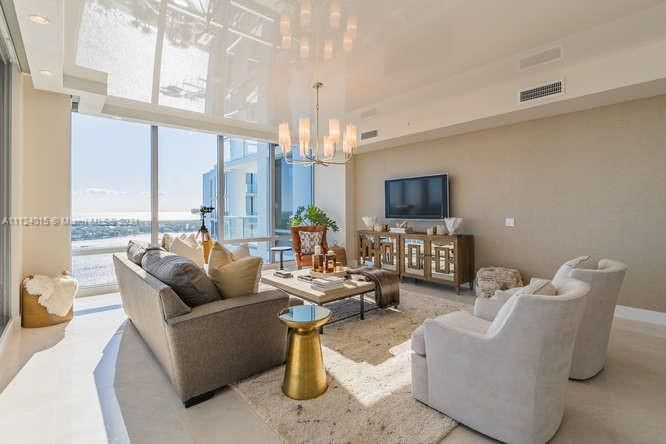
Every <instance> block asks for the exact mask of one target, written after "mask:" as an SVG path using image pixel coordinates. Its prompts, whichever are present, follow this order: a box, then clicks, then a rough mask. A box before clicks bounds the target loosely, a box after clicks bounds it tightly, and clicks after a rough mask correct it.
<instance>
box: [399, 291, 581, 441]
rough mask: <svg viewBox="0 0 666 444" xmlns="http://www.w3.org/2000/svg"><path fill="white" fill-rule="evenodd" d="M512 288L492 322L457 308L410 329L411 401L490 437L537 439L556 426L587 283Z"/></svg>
mask: <svg viewBox="0 0 666 444" xmlns="http://www.w3.org/2000/svg"><path fill="white" fill-rule="evenodd" d="M556 287H557V289H558V295H557V296H539V295H524V294H515V295H513V296H511V297H510V298H509V299H508V301H507V302H506V303H505V304H504V305H503V306H502V308H501V309H500V311H499V313H498V314H497V316H496V317H495V320H494V321H493V322H489V321H486V320H484V319H481V318H478V317H475V316H473V315H471V314H469V313H467V312H463V311H458V312H454V313H449V314H446V315H443V316H440V317H438V318H435V319H429V320H427V321H425V323H424V324H423V325H422V326H421V327H419V328H417V329H416V330H415V331H414V333H413V335H412V393H413V395H414V397H415V398H416V399H418V400H419V401H421V402H423V403H425V404H427V405H429V406H430V407H432V408H434V409H436V410H439V411H441V412H443V413H445V414H446V415H448V416H450V417H452V418H453V419H455V420H457V421H459V422H462V423H463V424H466V425H467V426H469V427H471V428H473V429H476V430H478V431H479V432H481V433H484V434H486V435H488V436H491V437H493V438H495V439H498V440H501V441H504V442H510V443H543V442H546V441H548V440H549V439H550V438H551V437H552V436H553V435H554V434H555V432H556V431H557V429H558V427H559V425H560V422H561V421H562V416H563V414H564V405H565V392H566V388H567V381H568V379H569V369H570V368H571V359H572V356H573V350H574V342H575V339H576V334H577V331H578V327H579V324H580V320H581V317H582V315H583V310H584V309H585V299H584V298H585V295H586V294H587V292H588V291H589V285H588V284H586V283H585V282H581V281H579V280H576V279H571V278H564V279H562V280H560V281H559V282H558V285H557V286H556Z"/></svg>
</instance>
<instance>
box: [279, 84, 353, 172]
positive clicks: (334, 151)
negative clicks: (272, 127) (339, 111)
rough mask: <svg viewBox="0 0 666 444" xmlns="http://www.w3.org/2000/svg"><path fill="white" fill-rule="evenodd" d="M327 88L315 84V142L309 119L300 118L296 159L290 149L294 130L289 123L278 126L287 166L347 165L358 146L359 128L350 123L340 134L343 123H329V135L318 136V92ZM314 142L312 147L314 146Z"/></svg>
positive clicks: (329, 121) (338, 121)
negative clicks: (297, 155)
mask: <svg viewBox="0 0 666 444" xmlns="http://www.w3.org/2000/svg"><path fill="white" fill-rule="evenodd" d="M323 86H324V84H323V83H321V82H316V83H315V84H314V85H312V87H313V88H314V89H315V94H316V105H315V128H314V140H312V138H311V137H310V118H309V117H301V118H299V119H298V152H299V154H300V158H294V153H293V151H292V149H291V130H290V128H289V123H288V122H282V123H280V125H279V126H278V144H279V145H280V149H281V150H282V157H283V158H284V160H285V161H286V162H287V163H288V164H305V165H323V166H328V165H344V164H345V163H347V162H349V161H350V160H351V158H352V155H353V154H354V150H355V149H356V148H357V147H358V128H357V127H356V125H354V124H351V123H349V124H347V125H346V126H345V130H344V132H341V131H340V128H341V127H340V120H339V119H329V120H328V135H325V136H323V137H321V138H320V137H319V90H320V89H321V88H322V87H323ZM311 142H313V144H311Z"/></svg>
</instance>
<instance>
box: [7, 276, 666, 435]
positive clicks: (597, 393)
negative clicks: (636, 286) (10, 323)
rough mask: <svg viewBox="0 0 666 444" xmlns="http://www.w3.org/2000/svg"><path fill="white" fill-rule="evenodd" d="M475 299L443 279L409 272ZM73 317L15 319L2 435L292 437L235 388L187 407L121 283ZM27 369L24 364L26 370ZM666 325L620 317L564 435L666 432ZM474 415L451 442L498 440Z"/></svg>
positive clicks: (575, 391) (572, 388)
mask: <svg viewBox="0 0 666 444" xmlns="http://www.w3.org/2000/svg"><path fill="white" fill-rule="evenodd" d="M403 285H405V287H406V288H408V289H409V290H411V291H420V292H424V293H430V294H437V295H440V296H441V297H445V298H448V299H452V300H455V301H458V302H464V303H466V304H468V308H469V306H470V305H469V304H471V302H472V301H473V297H472V296H470V295H469V293H468V295H462V296H456V295H455V294H454V293H452V292H446V291H442V289H441V288H437V287H431V286H428V285H423V284H420V285H418V286H416V285H414V284H403ZM75 309H76V316H75V318H74V320H73V321H72V322H70V323H69V324H67V325H66V326H55V327H49V328H45V329H34V330H29V329H15V330H13V332H12V334H11V335H10V336H9V337H8V338H7V339H8V341H7V343H6V345H5V348H4V351H3V356H2V357H1V360H0V362H2V369H1V370H2V371H1V372H0V390H1V389H3V388H4V390H3V391H2V393H0V411H1V412H2V414H1V415H0V434H1V435H2V436H1V437H0V440H1V441H2V442H11V443H33V442H34V443H61V442H67V443H73V442H84V443H95V442H100V443H101V442H114V443H116V442H117V443H123V442H129V441H131V442H134V443H153V442H159V443H171V442H173V443H188V442H195V443H198V442H202V443H203V442H213V441H214V442H239V441H242V442H244V443H255V442H256V443H272V442H275V443H278V442H281V440H280V438H279V436H277V435H276V434H275V433H274V432H273V431H272V430H271V429H270V428H269V427H268V425H266V423H265V422H264V421H263V420H262V419H261V418H260V417H258V416H257V415H256V414H255V413H254V412H253V410H252V409H251V408H250V406H249V405H248V404H247V403H246V402H245V401H244V400H243V399H241V398H240V397H239V396H238V395H237V394H236V393H235V392H234V391H233V390H230V389H225V390H221V391H220V392H219V393H218V394H217V395H216V396H215V397H214V398H212V399H211V400H209V401H207V402H204V403H202V404H199V405H197V406H194V407H192V408H190V409H184V408H183V407H182V406H181V404H180V402H179V400H178V399H177V397H176V395H175V393H174V392H173V389H172V388H171V387H170V385H169V382H168V380H167V379H166V377H165V375H164V373H163V372H162V371H161V370H160V368H159V367H158V365H157V363H156V361H155V360H154V359H153V357H152V356H151V354H150V352H149V351H148V350H147V348H146V347H145V345H144V344H143V342H142V341H141V339H140V337H139V336H138V333H137V332H136V330H135V329H134V328H133V327H132V326H131V325H130V324H126V323H125V320H126V319H125V316H124V313H123V311H122V308H121V306H120V299H119V297H118V295H117V294H111V295H104V296H96V297H90V298H82V299H78V300H77V301H76V307H75ZM14 375H15V376H14ZM664 381H666V327H660V326H654V325H651V324H644V323H639V322H634V321H627V320H622V319H616V320H615V323H614V327H613V331H612V334H611V343H610V350H609V359H608V366H607V369H606V370H604V371H603V372H602V373H601V374H600V375H599V376H597V377H596V378H594V379H593V380H592V381H589V382H571V383H570V384H569V392H568V396H567V409H566V413H565V417H564V421H563V423H562V426H561V427H560V430H559V431H558V433H557V435H556V436H555V438H554V440H553V441H552V442H555V443H560V442H561V443H570V442H576V443H578V442H594V443H620V442H622V443H624V442H631V443H654V442H666V423H665V422H664V421H663V418H664V415H665V414H666V387H665V384H666V383H665V382H664ZM488 441H489V440H488V438H487V437H484V436H483V435H480V434H478V433H476V432H474V431H472V430H470V429H467V428H465V427H464V426H460V427H457V428H456V429H455V430H454V431H453V432H452V433H451V434H450V435H449V436H447V437H446V438H445V439H444V443H478V442H488Z"/></svg>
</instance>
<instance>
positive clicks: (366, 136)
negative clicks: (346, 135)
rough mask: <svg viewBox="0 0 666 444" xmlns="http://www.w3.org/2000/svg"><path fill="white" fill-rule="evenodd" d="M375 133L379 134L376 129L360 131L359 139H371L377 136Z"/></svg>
mask: <svg viewBox="0 0 666 444" xmlns="http://www.w3.org/2000/svg"><path fill="white" fill-rule="evenodd" d="M377 134H379V133H378V132H377V130H372V131H366V132H364V133H361V140H367V139H372V138H373V137H377Z"/></svg>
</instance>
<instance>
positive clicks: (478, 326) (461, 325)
mask: <svg viewBox="0 0 666 444" xmlns="http://www.w3.org/2000/svg"><path fill="white" fill-rule="evenodd" d="M435 320H436V321H443V322H445V323H446V325H448V326H452V327H455V328H458V329H461V330H466V331H472V332H474V333H478V334H480V335H483V334H485V333H486V332H487V331H488V327H490V322H488V321H486V320H485V319H481V318H479V317H476V316H473V315H471V314H470V313H468V312H466V311H462V310H459V311H454V312H452V313H447V314H444V315H441V316H437V317H436V318H435ZM424 325H425V324H421V325H420V326H419V327H417V328H416V330H414V331H413V332H412V350H413V351H414V352H415V353H418V354H420V355H424V356H425V354H426V347H425V326H424Z"/></svg>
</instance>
